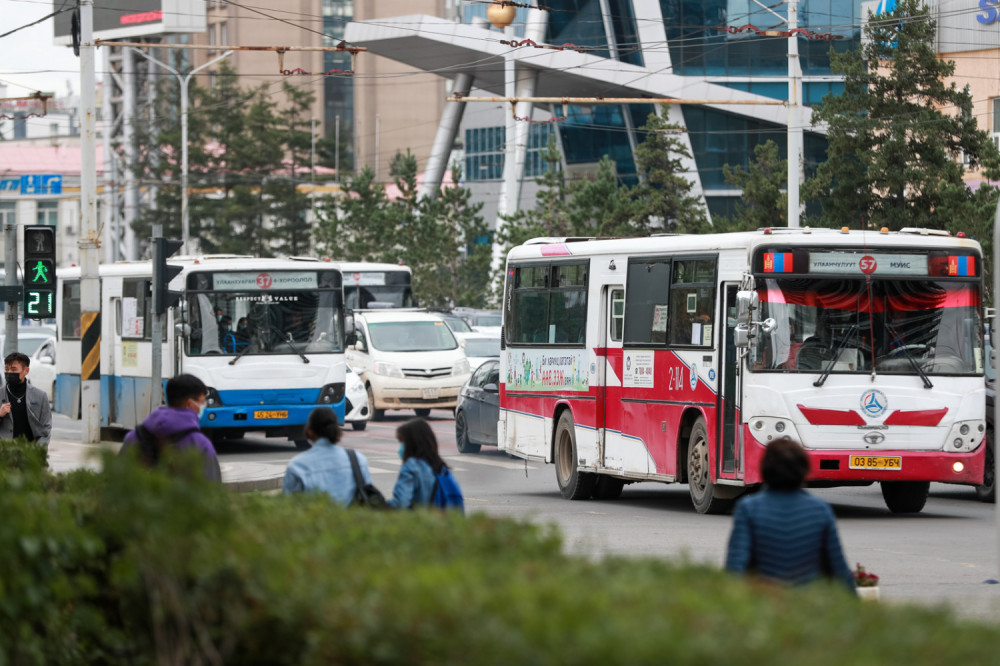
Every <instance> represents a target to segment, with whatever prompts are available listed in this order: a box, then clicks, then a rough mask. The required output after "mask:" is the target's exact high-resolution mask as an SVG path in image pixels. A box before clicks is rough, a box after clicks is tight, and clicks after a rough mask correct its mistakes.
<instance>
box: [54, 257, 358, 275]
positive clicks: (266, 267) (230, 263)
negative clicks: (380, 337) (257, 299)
mask: <svg viewBox="0 0 1000 666" xmlns="http://www.w3.org/2000/svg"><path fill="white" fill-rule="evenodd" d="M167 263H170V264H175V265H178V266H183V267H184V272H185V273H187V272H190V271H191V270H208V271H279V270H341V268H340V266H339V265H337V264H336V263H335V262H330V261H320V260H319V259H306V258H292V259H270V258H260V257H250V256H242V255H235V254H229V255H200V256H179V257H170V258H169V259H167ZM152 271H153V263H152V262H151V261H149V260H146V261H119V262H117V263H114V264H101V266H100V275H101V277H114V276H120V277H129V276H141V275H152ZM57 274H58V276H59V277H60V278H78V277H80V267H79V266H72V267H69V268H59V270H58V272H57Z"/></svg>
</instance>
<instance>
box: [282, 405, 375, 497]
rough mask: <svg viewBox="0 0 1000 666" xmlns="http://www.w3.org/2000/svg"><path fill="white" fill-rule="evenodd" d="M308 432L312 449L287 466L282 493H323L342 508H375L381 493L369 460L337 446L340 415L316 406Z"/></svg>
mask: <svg viewBox="0 0 1000 666" xmlns="http://www.w3.org/2000/svg"><path fill="white" fill-rule="evenodd" d="M305 431H306V439H308V440H309V441H310V442H311V443H312V447H311V448H310V449H309V450H307V451H303V452H302V453H300V454H298V455H297V456H295V457H294V458H292V460H291V461H290V462H289V463H288V469H286V470H285V480H284V482H283V484H282V492H284V493H285V494H290V493H303V492H324V493H326V494H328V495H329V496H330V497H332V498H333V500H334V501H335V502H336V503H337V504H340V505H341V506H348V505H350V504H352V503H357V504H365V505H368V506H376V505H377V501H378V499H379V498H381V494H379V493H378V491H377V490H375V487H374V486H372V475H371V472H370V471H368V459H367V458H365V456H364V455H363V454H362V453H359V452H357V451H354V450H351V449H345V448H344V447H342V446H340V445H339V444H338V442H340V433H341V430H340V424H339V423H338V422H337V413H336V412H334V411H333V410H332V409H330V408H329V407H317V408H316V409H314V410H312V411H311V412H310V413H309V418H308V420H307V421H306V427H305ZM352 457H353V458H354V460H353V461H352V460H351V458H352ZM355 463H356V465H357V469H356V470H355ZM359 478H360V479H361V482H360V484H359V482H358V481H357V479H359ZM359 485H360V488H359ZM359 490H360V491H361V492H358V491H359ZM373 495H378V498H373V497H372V496H373ZM373 500H374V501H373Z"/></svg>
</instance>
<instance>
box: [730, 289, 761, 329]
mask: <svg viewBox="0 0 1000 666" xmlns="http://www.w3.org/2000/svg"><path fill="white" fill-rule="evenodd" d="M758 307H760V296H758V295H757V292H756V291H738V292H736V324H737V325H738V326H744V327H748V328H749V326H750V322H751V321H752V318H753V311H754V310H756V309H757V308H758Z"/></svg>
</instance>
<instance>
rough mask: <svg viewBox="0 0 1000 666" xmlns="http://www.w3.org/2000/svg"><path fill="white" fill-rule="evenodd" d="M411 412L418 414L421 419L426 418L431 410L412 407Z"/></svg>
mask: <svg viewBox="0 0 1000 666" xmlns="http://www.w3.org/2000/svg"><path fill="white" fill-rule="evenodd" d="M413 413H414V414H416V415H417V416H419V417H420V418H422V419H426V418H427V417H428V416H430V415H431V410H429V409H424V408H421V409H414V410H413Z"/></svg>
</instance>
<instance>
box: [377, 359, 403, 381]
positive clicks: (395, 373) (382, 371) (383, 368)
mask: <svg viewBox="0 0 1000 666" xmlns="http://www.w3.org/2000/svg"><path fill="white" fill-rule="evenodd" d="M372 371H373V372H374V373H375V374H376V375H382V376H383V377H396V378H398V379H402V378H403V369H402V368H400V367H399V366H398V365H396V364H395V363H388V362H386V361H377V362H376V363H375V365H374V366H373V367H372Z"/></svg>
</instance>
